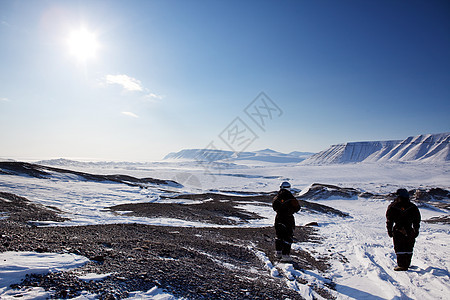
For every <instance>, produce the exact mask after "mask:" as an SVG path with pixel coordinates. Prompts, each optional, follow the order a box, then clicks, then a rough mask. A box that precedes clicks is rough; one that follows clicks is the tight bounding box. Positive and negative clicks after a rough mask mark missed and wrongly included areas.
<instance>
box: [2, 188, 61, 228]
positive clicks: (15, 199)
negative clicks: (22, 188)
mask: <svg viewBox="0 0 450 300" xmlns="http://www.w3.org/2000/svg"><path fill="white" fill-rule="evenodd" d="M0 207H1V212H2V213H6V214H7V216H8V219H9V220H11V221H14V222H19V223H22V224H26V223H27V222H28V221H29V220H39V221H54V222H63V221H65V220H67V219H65V218H62V217H61V216H60V215H59V213H61V211H60V210H58V209H56V208H49V207H45V206H43V205H40V204H36V203H33V202H31V201H30V200H28V199H27V198H24V197H20V196H17V195H14V194H11V193H5V192H0Z"/></svg>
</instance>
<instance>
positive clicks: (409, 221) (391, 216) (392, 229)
mask: <svg viewBox="0 0 450 300" xmlns="http://www.w3.org/2000/svg"><path fill="white" fill-rule="evenodd" d="M420 219H421V217H420V212H419V209H418V208H417V206H416V205H415V204H414V203H412V202H411V201H409V199H408V198H403V197H397V198H396V199H395V201H394V202H392V203H391V204H390V205H389V206H388V209H387V211H386V228H387V231H388V234H389V236H390V237H392V236H393V234H394V233H396V234H402V235H404V236H408V237H414V238H415V237H417V236H418V235H419V228H420Z"/></svg>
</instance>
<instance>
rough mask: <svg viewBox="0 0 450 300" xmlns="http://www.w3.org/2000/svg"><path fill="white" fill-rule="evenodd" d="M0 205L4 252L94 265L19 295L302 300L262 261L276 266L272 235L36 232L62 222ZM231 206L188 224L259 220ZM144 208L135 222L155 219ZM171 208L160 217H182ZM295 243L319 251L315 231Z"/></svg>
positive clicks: (300, 262)
mask: <svg viewBox="0 0 450 300" xmlns="http://www.w3.org/2000/svg"><path fill="white" fill-rule="evenodd" d="M204 196H205V195H192V197H193V198H195V197H201V198H202V197H204ZM207 196H208V197H210V196H211V195H207ZM213 197H214V195H213ZM221 197H223V196H221ZM261 197H262V198H261V199H259V200H262V199H265V201H268V199H269V195H265V196H261ZM216 198H217V197H216ZM219 198H220V197H218V198H217V199H219ZM0 199H2V200H1V201H2V202H1V205H2V211H3V212H5V213H7V214H8V216H9V218H6V219H3V220H0V228H1V231H2V232H1V241H0V243H1V244H0V251H2V252H3V251H36V252H56V253H75V254H79V255H83V256H86V257H88V258H89V259H90V262H89V263H87V264H86V265H85V266H83V267H81V268H77V269H74V270H72V271H67V272H58V273H49V274H46V275H31V276H28V277H27V278H26V280H25V281H23V282H22V283H18V284H17V285H15V286H13V287H15V288H21V287H27V286H39V287H43V288H45V289H46V290H51V291H53V292H54V297H55V298H71V297H74V296H77V295H79V293H80V292H81V291H89V292H92V293H95V294H98V295H99V297H100V298H101V299H121V298H124V297H126V296H127V295H128V292H130V291H137V290H141V291H146V290H148V289H150V288H152V287H154V286H158V287H160V288H163V289H164V290H165V291H167V292H168V293H171V294H173V295H175V296H178V297H186V298H188V299H212V298H213V299H283V298H289V299H301V298H300V297H299V294H298V293H297V292H295V291H294V290H292V289H289V288H288V287H287V285H286V284H285V282H284V281H285V279H284V278H282V277H281V278H277V277H273V276H271V275H270V274H269V272H268V270H267V269H266V268H265V266H264V262H262V261H261V260H260V259H259V258H258V257H257V255H256V251H261V252H264V253H265V254H266V255H267V256H268V257H269V258H270V259H271V261H274V257H273V238H274V232H273V228H270V227H266V228H182V227H163V226H149V225H139V224H116V225H95V226H71V227H41V226H39V227H37V226H33V225H30V223H28V222H27V220H29V219H30V212H32V219H33V220H38V221H39V220H40V221H50V220H52V221H63V219H62V218H60V217H58V214H57V213H56V211H55V210H54V209H51V208H46V207H43V206H39V205H35V204H33V203H32V202H29V201H28V200H27V199H25V198H22V197H18V196H16V195H13V194H9V193H1V194H0ZM236 200H238V198H236ZM241 200H242V199H241ZM246 200H247V201H248V200H249V199H248V198H247V199H246ZM211 202H213V201H211ZM231 202H233V201H231ZM231 202H230V203H231ZM207 203H209V202H207ZM207 203H206V204H207ZM230 203H229V204H228V205H226V203H225V205H223V206H219V207H218V208H217V209H216V210H214V209H211V207H209V206H205V207H203V206H198V209H197V210H195V209H193V210H192V211H189V212H188V213H187V218H188V219H189V218H192V219H195V218H194V217H193V216H194V215H196V214H195V211H197V212H198V214H197V216H199V217H200V218H201V219H205V218H206V219H207V220H209V222H212V223H214V222H215V221H217V220H220V219H221V218H220V217H219V216H220V215H222V216H227V217H228V216H230V217H234V218H240V219H242V220H243V222H246V220H249V219H252V218H255V217H257V216H255V215H252V214H243V213H242V212H241V211H240V210H238V209H235V208H232V205H231V204H230ZM6 204H7V205H6ZM141 206H142V207H141ZM141 206H139V205H138V206H136V207H134V208H133V209H134V210H135V211H136V214H138V215H155V214H154V213H149V212H152V209H148V207H146V206H145V205H144V204H142V205H141ZM191 206H192V205H191ZM24 207H26V209H23V208H24ZM152 207H156V206H152ZM173 207H176V205H171V206H167V207H166V209H160V210H159V211H158V212H157V214H160V215H162V212H163V211H166V212H167V214H166V216H168V215H170V216H172V217H176V216H177V215H178V213H177V211H178V210H177V208H173ZM194 207H195V206H194ZM119 208H120V207H119ZM184 208H185V207H183V209H184ZM115 209H117V207H116V208H115ZM126 209H127V210H128V209H130V207H126ZM210 209H211V210H210ZM171 211H172V212H171ZM208 211H210V216H209V217H207V212H208ZM172 214H173V215H172ZM218 222H219V223H224V222H220V221H218ZM295 238H296V239H297V241H312V242H317V243H320V239H319V237H318V236H316V235H315V229H314V228H313V227H297V228H296V232H295ZM292 254H293V257H294V259H295V260H294V266H295V268H296V269H313V270H320V271H325V270H326V269H327V267H328V266H327V262H326V260H325V258H323V259H315V258H314V257H312V256H311V255H310V254H309V253H306V252H302V251H294V252H293V253H292ZM85 273H97V274H105V273H111V274H110V276H109V277H108V278H106V279H104V280H102V281H89V282H86V281H82V280H80V279H79V278H78V276H79V275H82V274H85ZM313 288H314V289H315V290H316V291H317V292H318V293H319V294H321V295H323V296H324V297H325V298H330V297H331V294H330V293H329V292H328V291H327V289H324V288H319V287H314V286H313Z"/></svg>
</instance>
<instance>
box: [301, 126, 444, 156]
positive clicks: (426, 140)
mask: <svg viewBox="0 0 450 300" xmlns="http://www.w3.org/2000/svg"><path fill="white" fill-rule="evenodd" d="M449 142H450V133H449V132H447V133H440V134H423V135H418V136H410V137H408V138H406V139H404V140H394V141H373V142H351V143H345V144H338V145H332V146H331V147H330V148H328V149H326V150H324V151H321V152H319V153H317V154H314V155H312V156H310V157H309V158H308V159H306V160H305V161H303V162H302V164H344V163H356V162H386V161H405V162H406V161H420V162H445V161H450V145H449Z"/></svg>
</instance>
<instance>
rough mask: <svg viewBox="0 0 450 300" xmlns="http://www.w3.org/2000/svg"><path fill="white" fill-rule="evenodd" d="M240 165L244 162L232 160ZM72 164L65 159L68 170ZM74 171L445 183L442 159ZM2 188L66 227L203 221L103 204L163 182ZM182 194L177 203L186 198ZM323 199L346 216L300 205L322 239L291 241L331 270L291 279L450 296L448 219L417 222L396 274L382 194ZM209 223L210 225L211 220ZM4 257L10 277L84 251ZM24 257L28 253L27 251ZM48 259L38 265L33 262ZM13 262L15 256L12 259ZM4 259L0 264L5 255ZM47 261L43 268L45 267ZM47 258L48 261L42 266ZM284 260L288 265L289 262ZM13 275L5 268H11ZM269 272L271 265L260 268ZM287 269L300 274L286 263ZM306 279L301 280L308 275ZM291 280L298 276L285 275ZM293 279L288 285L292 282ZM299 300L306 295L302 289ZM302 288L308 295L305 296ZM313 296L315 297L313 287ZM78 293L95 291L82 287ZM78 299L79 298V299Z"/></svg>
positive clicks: (236, 185)
mask: <svg viewBox="0 0 450 300" xmlns="http://www.w3.org/2000/svg"><path fill="white" fill-rule="evenodd" d="M240 163H242V162H240ZM75 168H77V167H72V168H71V169H75ZM78 169H79V170H82V171H85V172H90V173H101V174H127V175H132V176H135V177H154V178H160V179H174V180H177V181H178V182H181V183H182V184H184V185H185V187H184V188H182V189H181V190H180V189H175V188H172V190H173V192H186V193H188V192H201V191H205V190H220V191H253V192H260V191H274V190H276V189H277V188H278V185H279V183H280V182H281V181H282V180H289V181H291V183H292V184H293V185H294V187H296V188H298V189H304V188H307V187H308V186H309V185H310V184H311V183H314V182H320V183H327V184H336V185H339V186H343V187H355V188H358V189H361V190H364V191H368V192H372V193H388V192H394V191H395V190H396V189H397V188H398V187H406V188H419V187H441V188H444V189H450V164H448V163H447V164H436V165H431V164H417V163H416V164H408V163H395V164H393V163H390V164H348V165H332V166H302V165H295V164H291V165H282V166H280V165H277V164H264V165H261V164H255V163H254V162H252V164H251V165H250V164H247V165H241V166H239V165H227V166H220V167H219V168H216V169H214V170H213V171H210V170H209V171H206V170H205V169H204V168H203V167H199V166H195V165H192V164H189V163H186V164H170V163H155V164H147V165H145V166H138V167H136V166H135V165H133V166H131V167H130V168H127V167H126V166H121V167H120V168H118V167H117V166H116V167H114V168H113V169H111V168H108V167H107V166H104V167H99V166H98V165H95V167H92V168H90V167H86V166H83V167H82V168H81V167H78ZM0 191H4V192H10V193H14V194H17V195H20V196H24V197H27V198H28V199H30V200H32V201H35V202H37V203H41V204H44V205H46V206H54V207H57V208H59V209H61V210H63V211H65V212H66V214H65V216H66V217H69V218H70V219H71V221H68V222H65V224H64V225H66V226H68V225H81V224H83V225H86V224H87V225H89V224H106V223H135V222H137V223H144V224H154V225H167V226H206V225H205V224H201V223H192V222H189V223H188V222H185V221H182V220H170V219H148V218H138V217H129V216H122V215H117V214H113V213H111V212H110V211H108V210H105V207H109V206H113V205H118V204H123V203H130V202H143V201H154V202H157V201H167V200H163V199H161V198H160V196H162V195H170V194H171V192H170V188H169V190H167V189H165V188H164V189H161V187H158V186H148V188H146V189H142V188H139V187H131V186H126V185H124V184H118V183H96V182H88V181H82V180H79V178H76V177H73V176H72V177H71V176H59V177H58V176H57V177H55V178H53V179H36V178H31V177H19V176H11V175H0ZM189 201H190V200H186V201H185V203H189ZM317 202H318V203H322V204H325V205H328V206H331V207H334V208H336V209H339V210H341V211H344V212H347V213H349V214H350V216H351V217H350V218H345V219H343V218H340V217H332V216H328V215H319V214H310V213H306V212H300V213H298V214H297V215H296V221H297V224H299V225H301V224H306V223H308V222H310V221H316V222H318V223H319V225H320V226H319V234H320V235H321V236H322V237H323V238H324V240H323V243H322V244H319V245H318V244H315V243H314V244H312V243H311V244H309V243H302V244H294V247H299V248H302V249H303V250H307V251H309V252H311V253H312V254H313V255H315V256H328V257H330V258H331V259H332V262H333V264H332V268H331V270H330V271H329V273H328V274H318V273H314V272H309V273H308V272H302V274H293V275H295V276H294V278H295V277H297V278H301V276H303V277H305V276H307V277H309V279H310V280H316V281H317V282H319V283H322V284H323V283H324V282H326V281H327V279H325V278H330V279H331V280H332V281H333V282H334V283H335V284H336V293H335V296H336V297H337V298H338V299H420V298H422V299H448V298H447V297H448V295H450V273H449V254H448V245H449V244H450V243H449V242H450V235H449V233H450V230H449V226H448V225H439V224H428V223H423V222H422V228H421V234H420V235H419V237H418V239H417V243H416V247H415V253H414V256H413V261H412V264H413V268H412V269H411V270H410V271H408V272H400V273H399V272H394V271H393V268H394V267H395V265H396V264H395V254H394V252H393V246H392V241H391V239H389V237H388V236H387V234H386V231H385V223H384V222H385V217H384V213H385V211H386V208H387V205H388V204H389V203H388V202H387V201H385V200H368V199H357V200H343V199H333V200H319V201H317ZM243 207H245V208H246V209H248V210H249V211H253V212H256V213H258V214H260V215H261V216H264V217H266V218H265V219H263V220H256V221H254V222H253V223H251V224H250V225H247V226H271V225H272V224H273V218H274V213H273V211H272V210H271V208H270V207H267V206H266V207H264V206H255V205H251V204H247V205H243ZM421 214H422V218H423V219H428V218H430V217H433V216H442V215H444V214H448V212H447V211H440V210H432V209H424V208H421ZM209 226H210V225H209ZM2 255H6V256H7V257H6V258H5V259H6V261H5V260H4V259H2V260H3V261H4V263H3V264H0V278H6V276H8V278H12V277H10V276H9V275H8V274H15V275H14V276H15V277H14V278H15V280H18V279H19V278H20V277H21V276H23V274H25V273H27V272H28V273H29V272H35V271H36V270H38V271H39V272H43V271H46V270H47V271H51V270H50V269H45V268H70V267H76V266H77V265H78V263H79V262H80V261H82V258H72V259H73V260H74V261H73V264H72V265H71V263H68V262H67V257H62V256H61V257H57V256H56V255H55V254H48V255H50V257H47V258H46V257H45V254H34V255H33V254H29V253H22V254H20V253H9V254H8V253H6V254H5V253H3V254H2ZM17 255H25V256H24V257H27V259H28V260H27V261H29V264H27V263H26V261H25V260H23V259H19V260H18V261H17V260H14V259H13V257H16V258H17V257H18V256H17ZM30 258H31V259H30ZM45 259H51V260H52V261H53V262H54V264H53V263H52V264H48V263H47V262H45V263H42V264H41V265H39V262H40V261H45ZM14 261H16V262H17V263H14ZM5 262H7V263H5ZM44 265H45V267H44ZM48 265H51V266H52V267H48ZM287 268H288V267H287ZM14 270H15V273H8V272H10V271H13V272H14ZM268 271H269V272H273V270H268ZM286 272H291V273H292V272H294V273H295V272H298V271H295V270H289V268H288V270H287V271H286ZM310 280H309V281H310ZM0 284H1V285H0V297H1V298H2V299H3V298H6V299H7V298H8V297H11V299H12V297H14V291H13V290H11V289H7V286H8V284H10V282H9V281H8V282H6V281H4V280H3V281H2V279H0ZM287 284H290V285H294V286H293V288H295V286H296V287H297V288H299V287H302V285H301V284H300V283H298V284H296V283H295V282H294V281H288V282H287ZM295 284H296V285H295ZM28 295H29V297H30V298H33V295H34V296H35V297H38V296H39V297H44V298H45V296H46V294H45V292H44V291H42V290H39V289H36V290H33V291H30V292H29V294H28ZM302 295H303V296H304V297H305V298H308V297H310V296H311V294H308V291H302ZM308 295H309V296H308ZM314 296H315V297H318V296H317V295H314ZM82 297H84V299H89V298H92V297H95V295H83V296H82ZM135 297H136V298H139V297H142V298H146V299H173V297H172V296H170V295H167V294H164V293H163V292H162V291H159V290H156V289H155V290H151V291H148V292H147V293H146V294H139V293H138V294H136V295H135ZM80 299H81V298H80Z"/></svg>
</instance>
